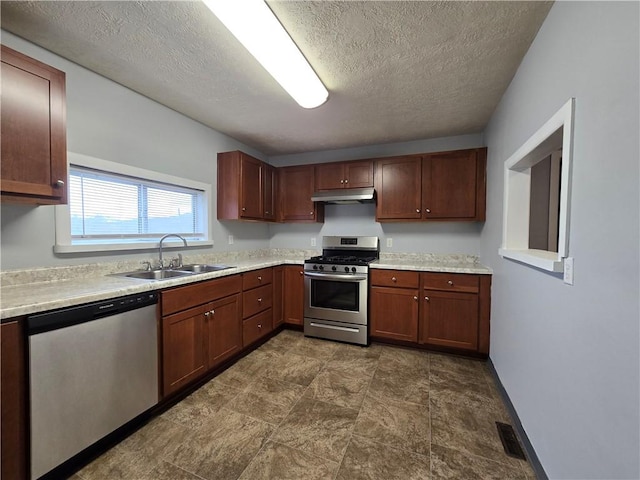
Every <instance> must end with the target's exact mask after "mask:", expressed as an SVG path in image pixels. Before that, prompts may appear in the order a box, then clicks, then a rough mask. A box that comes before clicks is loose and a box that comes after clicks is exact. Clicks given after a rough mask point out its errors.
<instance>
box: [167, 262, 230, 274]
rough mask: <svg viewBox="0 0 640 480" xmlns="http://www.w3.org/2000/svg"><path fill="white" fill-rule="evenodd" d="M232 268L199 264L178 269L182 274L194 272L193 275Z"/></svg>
mask: <svg viewBox="0 0 640 480" xmlns="http://www.w3.org/2000/svg"><path fill="white" fill-rule="evenodd" d="M229 268H233V267H230V266H228V265H204V264H199V263H193V264H191V265H183V266H181V267H178V270H179V271H181V272H192V273H209V272H218V271H220V270H227V269H229Z"/></svg>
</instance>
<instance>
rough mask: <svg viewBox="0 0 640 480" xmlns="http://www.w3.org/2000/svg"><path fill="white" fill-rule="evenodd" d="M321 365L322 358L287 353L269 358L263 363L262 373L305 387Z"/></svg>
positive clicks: (320, 368)
mask: <svg viewBox="0 0 640 480" xmlns="http://www.w3.org/2000/svg"><path fill="white" fill-rule="evenodd" d="M323 366H324V362H323V361H322V360H318V359H315V358H310V357H303V356H301V355H296V354H295V353H287V354H286V355H280V356H278V357H274V358H272V359H269V361H268V362H267V363H266V364H265V365H264V367H265V369H264V375H265V376H267V377H271V378H275V379H277V380H282V381H285V382H289V383H295V384H297V385H303V386H305V387H306V386H308V385H309V384H310V383H311V382H312V381H313V379H314V378H315V377H316V375H318V373H320V370H322V367H323Z"/></svg>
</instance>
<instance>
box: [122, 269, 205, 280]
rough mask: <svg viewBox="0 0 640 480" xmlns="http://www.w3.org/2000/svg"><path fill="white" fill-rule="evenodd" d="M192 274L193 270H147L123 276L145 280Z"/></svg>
mask: <svg viewBox="0 0 640 480" xmlns="http://www.w3.org/2000/svg"><path fill="white" fill-rule="evenodd" d="M192 274H193V273H192V272H188V271H181V270H146V271H143V272H132V273H125V274H123V276H125V277H129V278H140V279H143V280H163V279H165V278H174V277H186V276H188V275H192Z"/></svg>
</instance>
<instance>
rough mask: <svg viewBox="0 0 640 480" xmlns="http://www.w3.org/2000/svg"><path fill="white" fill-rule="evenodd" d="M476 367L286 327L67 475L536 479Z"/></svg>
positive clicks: (218, 479)
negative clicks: (517, 455)
mask: <svg viewBox="0 0 640 480" xmlns="http://www.w3.org/2000/svg"><path fill="white" fill-rule="evenodd" d="M495 421H504V422H506V423H510V418H509V416H508V414H507V412H506V410H505V408H504V406H503V405H502V403H501V401H500V399H499V397H498V393H497V390H496V388H495V385H494V383H493V380H492V378H491V376H490V374H489V372H488V370H487V367H486V365H485V364H484V363H482V362H479V361H475V360H467V359H462V358H456V357H451V356H446V355H440V354H434V353H427V352H424V351H415V350H409V349H402V348H398V347H390V346H383V345H378V344H373V345H371V346H370V347H369V348H363V347H358V346H352V345H344V344H339V343H334V342H329V341H323V340H316V339H310V338H305V337H304V336H303V335H302V333H299V332H293V331H289V330H285V331H283V332H281V333H280V334H278V335H277V336H276V337H274V338H272V339H271V340H269V341H268V342H267V343H266V344H264V345H263V346H261V347H260V348H259V349H257V350H255V351H254V352H252V353H251V354H249V355H248V356H246V357H245V358H243V359H241V360H240V361H238V362H237V363H236V364H235V365H233V366H232V367H231V368H229V369H228V370H226V371H225V372H223V373H222V374H221V375H219V376H218V377H216V378H214V379H213V380H211V381H210V382H209V383H207V384H206V385H205V386H203V387H202V388H200V389H199V390H198V391H196V392H195V393H193V394H192V395H190V396H189V397H187V398H186V399H184V400H183V401H182V402H180V403H179V404H177V405H176V406H174V407H173V408H171V409H170V410H168V411H166V412H165V413H164V414H162V415H161V416H159V417H157V418H155V419H153V420H152V421H151V422H149V423H148V424H147V425H145V426H144V427H143V428H142V429H140V430H138V431H137V432H135V433H134V434H133V435H131V436H130V437H128V438H127V439H125V440H124V441H123V442H121V443H120V444H118V445H117V446H115V447H114V448H112V449H111V450H110V451H108V452H106V453H105V454H104V455H103V456H101V457H100V458H98V459H97V460H95V461H94V462H93V463H91V464H90V465H88V466H86V467H85V468H83V469H82V470H80V471H79V472H78V473H77V474H76V475H74V476H73V477H72V479H73V480H78V479H82V480H94V479H101V480H104V479H110V480H111V479H118V478H123V479H125V478H126V479H153V480H160V479H171V480H177V479H184V480H197V479H205V480H235V479H241V480H249V479H251V480H260V479H295V480H302V479H304V480H306V479H309V480H313V479H336V480H356V479H380V480H393V479H398V480H409V479H443V478H455V479H473V478H477V479H534V478H535V476H534V473H533V471H532V470H531V468H530V466H529V463H527V462H525V461H521V460H517V459H514V458H511V457H509V456H507V455H506V454H505V453H504V451H503V448H502V444H501V443H500V440H499V438H498V434H497V431H496V427H495V423H494V422H495Z"/></svg>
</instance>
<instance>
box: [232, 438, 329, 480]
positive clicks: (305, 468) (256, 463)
mask: <svg viewBox="0 0 640 480" xmlns="http://www.w3.org/2000/svg"><path fill="white" fill-rule="evenodd" d="M337 470H338V463H337V462H332V461H330V460H328V459H326V458H322V457H319V456H316V455H312V454H310V453H306V452H303V451H301V450H297V449H295V448H291V447H289V446H287V445H283V444H281V443H274V442H268V443H267V444H266V445H265V446H264V448H263V449H262V450H260V452H259V453H258V455H256V457H255V458H254V459H253V460H252V461H251V463H250V464H249V466H248V467H247V468H246V470H245V471H244V472H242V475H241V476H240V480H275V479H278V480H301V479H304V480H333V478H334V477H335V474H336V472H337Z"/></svg>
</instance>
